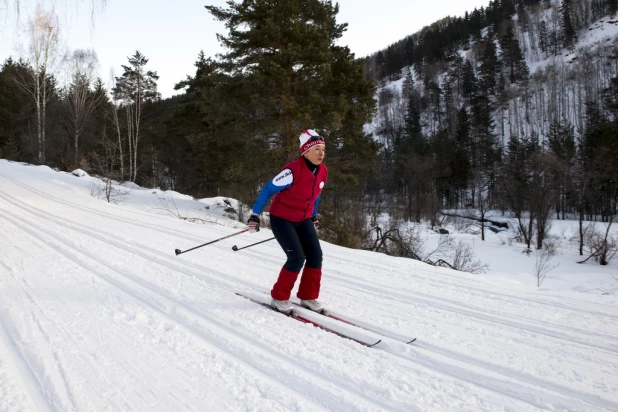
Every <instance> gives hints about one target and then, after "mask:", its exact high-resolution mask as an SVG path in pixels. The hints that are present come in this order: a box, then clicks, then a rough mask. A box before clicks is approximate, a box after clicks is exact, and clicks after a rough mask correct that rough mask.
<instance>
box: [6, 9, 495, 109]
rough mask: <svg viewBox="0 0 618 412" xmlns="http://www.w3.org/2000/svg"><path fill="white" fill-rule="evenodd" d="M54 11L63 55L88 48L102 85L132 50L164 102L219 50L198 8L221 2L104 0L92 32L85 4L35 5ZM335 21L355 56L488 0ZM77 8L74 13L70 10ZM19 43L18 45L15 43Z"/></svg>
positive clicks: (11, 49) (9, 38)
mask: <svg viewBox="0 0 618 412" xmlns="http://www.w3.org/2000/svg"><path fill="white" fill-rule="evenodd" d="M14 1H15V0H8V2H9V5H10V6H9V11H8V13H7V12H6V10H5V9H0V60H1V61H4V60H5V59H6V58H7V57H8V56H11V55H12V56H19V55H20V52H19V50H20V46H19V45H20V44H22V43H23V41H24V39H25V36H23V35H22V33H23V32H24V27H25V22H26V21H27V19H28V17H29V15H30V14H31V12H32V10H33V9H34V5H35V4H36V1H35V0H20V2H21V13H20V16H19V18H16V15H15V7H14ZM42 3H43V4H45V5H46V6H47V7H50V5H51V4H52V3H54V4H55V5H56V6H55V7H56V9H57V10H58V14H59V15H60V16H62V17H61V21H60V24H61V26H62V38H63V40H64V44H65V46H66V47H67V49H69V50H75V49H83V48H94V49H95V51H96V53H97V55H98V59H99V74H100V76H101V78H102V79H103V81H104V82H109V79H110V78H111V76H110V69H112V68H113V70H114V72H115V75H116V76H119V75H121V74H122V67H121V65H122V64H127V62H128V57H129V56H131V55H133V54H134V53H135V51H136V50H139V51H140V52H142V54H144V55H145V56H146V57H147V58H149V63H148V66H147V68H149V69H150V70H154V71H156V72H157V73H158V74H159V76H160V79H159V82H158V84H159V92H160V93H161V94H162V96H163V97H169V96H171V95H173V94H176V93H178V92H176V91H174V90H173V87H174V84H176V83H178V82H179V81H181V80H183V79H185V78H186V76H187V75H193V74H194V67H193V63H194V62H195V61H196V59H197V55H198V53H199V52H200V50H203V51H204V53H205V54H206V56H214V55H216V54H217V53H220V52H222V51H223V49H222V48H221V46H220V45H219V43H218V41H217V38H216V34H217V33H222V34H225V28H224V26H223V24H221V23H220V22H217V21H215V20H214V19H213V18H212V16H211V15H210V14H209V13H208V11H207V10H206V9H205V8H204V5H214V6H219V7H224V6H225V5H226V1H225V0H197V1H196V0H178V1H169V0H106V6H105V7H104V8H102V10H98V11H97V12H96V17H95V19H94V26H93V25H92V19H91V7H90V4H91V2H90V0H80V1H76V0H55V1H52V0H47V1H45V0H43V1H42ZM338 3H339V6H340V10H339V14H338V17H337V21H338V22H339V23H348V30H347V32H346V33H345V34H344V36H343V38H342V39H341V40H340V42H339V44H340V45H346V46H348V47H349V48H350V50H351V51H352V52H353V53H355V54H356V56H357V57H363V56H366V55H369V54H372V53H374V52H376V51H378V50H380V49H383V48H385V47H387V46H388V45H389V44H392V43H395V42H396V41H398V40H401V39H402V38H404V37H405V36H407V35H410V34H412V33H415V32H417V31H418V30H420V29H421V28H422V27H424V26H426V25H429V24H431V23H433V22H434V21H436V20H438V19H440V18H443V17H446V16H449V15H450V16H462V15H463V14H464V13H465V12H466V11H472V10H473V9H474V8H475V7H477V8H478V7H481V6H486V5H487V3H488V0H433V1H430V2H429V3H424V2H419V1H411V0H381V1H375V0H340V1H339V2H338ZM0 4H2V1H0ZM75 4H78V5H79V7H78V8H76V6H74V5H75ZM20 42H22V43H20Z"/></svg>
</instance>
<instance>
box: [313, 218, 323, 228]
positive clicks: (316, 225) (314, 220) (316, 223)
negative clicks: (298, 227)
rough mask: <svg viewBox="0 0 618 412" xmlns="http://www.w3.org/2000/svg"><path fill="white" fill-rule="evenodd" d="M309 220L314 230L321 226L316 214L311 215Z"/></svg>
mask: <svg viewBox="0 0 618 412" xmlns="http://www.w3.org/2000/svg"><path fill="white" fill-rule="evenodd" d="M311 221H312V222H313V226H315V230H318V229H320V228H321V227H322V226H320V221H319V220H318V217H317V216H311Z"/></svg>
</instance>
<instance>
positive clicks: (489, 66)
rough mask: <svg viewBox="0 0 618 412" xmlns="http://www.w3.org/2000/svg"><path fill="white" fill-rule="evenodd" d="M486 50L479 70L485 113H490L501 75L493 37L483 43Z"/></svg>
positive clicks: (488, 36) (489, 36)
mask: <svg viewBox="0 0 618 412" xmlns="http://www.w3.org/2000/svg"><path fill="white" fill-rule="evenodd" d="M483 45H484V46H485V50H484V51H483V54H482V56H481V66H480V68H479V73H478V78H479V82H478V83H479V89H480V90H481V96H480V98H482V99H483V100H484V103H485V111H489V105H490V103H491V96H492V95H493V94H494V93H495V91H496V90H495V89H496V85H497V82H496V80H497V76H498V74H499V73H500V70H501V69H500V60H498V55H497V54H496V45H495V43H494V39H493V35H490V34H488V35H487V39H486V40H485V41H484V42H483Z"/></svg>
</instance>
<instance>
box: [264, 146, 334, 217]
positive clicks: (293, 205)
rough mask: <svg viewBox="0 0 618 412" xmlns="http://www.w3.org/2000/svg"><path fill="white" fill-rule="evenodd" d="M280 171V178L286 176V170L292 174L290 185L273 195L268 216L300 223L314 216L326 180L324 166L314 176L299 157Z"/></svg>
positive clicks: (319, 167)
mask: <svg viewBox="0 0 618 412" xmlns="http://www.w3.org/2000/svg"><path fill="white" fill-rule="evenodd" d="M282 170H283V172H282V174H281V175H280V176H282V175H283V176H286V175H285V173H287V172H286V170H289V171H291V172H292V177H293V179H292V183H291V185H289V186H288V185H286V186H287V187H286V188H285V189H283V190H281V191H280V192H278V193H277V194H276V195H275V197H274V199H273V202H272V204H271V205H270V209H269V212H270V214H271V215H273V216H277V217H280V218H282V219H285V220H289V221H291V222H301V221H303V220H305V219H308V218H310V217H311V216H314V214H315V213H314V207H315V204H316V200H317V199H318V197H319V196H320V194H321V193H322V188H324V185H325V184H326V180H327V179H328V169H327V168H326V165H324V164H320V165H319V166H318V168H317V170H316V172H315V175H314V174H313V173H311V170H309V168H308V167H307V165H306V164H305V159H304V157H302V156H301V157H299V158H298V159H296V160H294V161H293V162H290V163H288V164H287V165H285V166H284V167H283V169H282Z"/></svg>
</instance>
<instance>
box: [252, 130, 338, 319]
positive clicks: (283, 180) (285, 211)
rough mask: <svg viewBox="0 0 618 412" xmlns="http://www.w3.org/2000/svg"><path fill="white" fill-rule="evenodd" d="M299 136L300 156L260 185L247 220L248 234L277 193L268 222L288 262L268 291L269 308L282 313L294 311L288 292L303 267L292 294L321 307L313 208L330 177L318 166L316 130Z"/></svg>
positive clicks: (320, 153) (320, 148) (320, 144)
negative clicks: (262, 187) (261, 186)
mask: <svg viewBox="0 0 618 412" xmlns="http://www.w3.org/2000/svg"><path fill="white" fill-rule="evenodd" d="M299 140H300V156H299V158H298V159H296V160H294V161H292V162H290V163H288V164H287V165H285V166H284V167H283V169H282V171H281V173H279V174H278V175H277V176H275V177H274V178H273V180H271V181H270V182H268V183H267V184H266V186H264V189H262V192H261V193H260V195H259V196H258V198H257V200H256V202H255V204H254V205H253V210H252V214H251V217H250V218H249V220H248V222H247V224H248V226H249V231H250V232H251V233H255V232H257V231H259V230H260V214H261V213H262V209H264V206H265V205H266V203H267V202H268V199H270V197H271V196H273V195H274V196H275V198H274V199H273V201H272V204H271V205H270V209H269V213H270V226H271V229H272V231H273V234H274V235H275V238H276V239H277V242H279V245H280V246H281V248H282V249H283V251H284V252H285V254H286V255H287V261H286V262H285V264H284V265H283V268H282V269H281V272H280V273H279V278H278V279H277V282H275V284H274V286H273V288H272V290H271V292H270V295H271V297H272V301H271V305H272V307H273V308H275V309H276V310H278V311H281V312H285V313H288V312H290V311H292V309H293V306H292V304H291V303H290V301H289V299H290V294H291V293H292V288H294V283H296V279H297V278H298V275H299V273H300V271H301V269H302V268H303V265H304V266H305V267H304V269H303V272H302V275H301V278H300V285H299V287H298V293H297V295H296V296H297V297H298V298H299V299H300V303H301V305H302V306H304V307H306V308H308V309H311V310H313V311H316V312H322V311H323V310H324V308H323V306H322V305H321V304H320V303H319V302H318V301H317V298H318V296H319V294H320V280H321V278H322V248H321V247H320V242H319V240H318V235H317V229H319V228H320V223H319V221H318V218H317V206H318V202H319V200H320V194H321V193H322V189H323V188H324V185H325V184H326V180H327V178H328V170H327V169H326V165H324V164H322V161H323V160H324V155H325V143H324V139H323V138H322V137H320V136H319V134H318V133H316V132H315V131H314V130H304V131H303V132H302V133H301V134H300V137H299Z"/></svg>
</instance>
